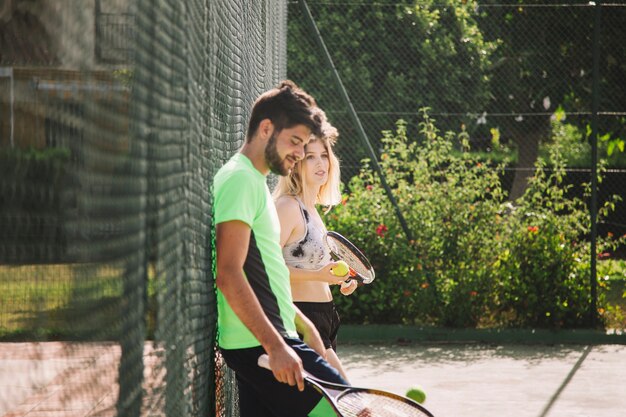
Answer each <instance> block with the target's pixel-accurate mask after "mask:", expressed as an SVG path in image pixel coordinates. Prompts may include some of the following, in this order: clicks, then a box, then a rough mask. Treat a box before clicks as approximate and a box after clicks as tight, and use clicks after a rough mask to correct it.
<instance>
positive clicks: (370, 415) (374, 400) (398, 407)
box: [336, 391, 431, 417]
mask: <svg viewBox="0 0 626 417" xmlns="http://www.w3.org/2000/svg"><path fill="white" fill-rule="evenodd" d="M336 402H337V408H338V409H339V411H340V412H341V414H342V415H343V417H431V414H429V413H426V412H424V411H423V410H421V409H420V408H418V407H417V406H415V405H414V404H411V403H409V402H405V401H402V400H400V399H397V398H393V397H389V396H386V395H382V394H377V393H372V392H363V391H360V392H348V393H345V394H343V395H341V396H340V397H339V398H338V399H337V400H336Z"/></svg>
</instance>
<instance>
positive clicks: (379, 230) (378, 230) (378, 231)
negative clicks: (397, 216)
mask: <svg viewBox="0 0 626 417" xmlns="http://www.w3.org/2000/svg"><path fill="white" fill-rule="evenodd" d="M387 230H389V229H388V228H387V226H385V225H384V224H379V225H378V227H377V228H376V234H377V235H378V236H380V237H385V232H387Z"/></svg>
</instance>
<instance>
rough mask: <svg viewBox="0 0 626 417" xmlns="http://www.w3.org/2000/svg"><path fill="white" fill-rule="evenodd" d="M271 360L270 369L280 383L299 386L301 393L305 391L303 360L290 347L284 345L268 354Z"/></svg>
mask: <svg viewBox="0 0 626 417" xmlns="http://www.w3.org/2000/svg"><path fill="white" fill-rule="evenodd" d="M267 353H268V356H269V358H270V368H271V369H272V373H274V378H276V380H277V381H278V382H282V383H284V384H289V385H291V386H294V385H297V386H298V390H299V391H304V377H303V374H302V371H303V369H304V368H303V367H302V360H301V359H300V357H299V356H298V355H297V354H296V352H294V350H293V349H291V348H290V347H289V346H288V345H286V344H283V345H282V346H279V347H277V348H275V349H272V350H270V351H268V352H267Z"/></svg>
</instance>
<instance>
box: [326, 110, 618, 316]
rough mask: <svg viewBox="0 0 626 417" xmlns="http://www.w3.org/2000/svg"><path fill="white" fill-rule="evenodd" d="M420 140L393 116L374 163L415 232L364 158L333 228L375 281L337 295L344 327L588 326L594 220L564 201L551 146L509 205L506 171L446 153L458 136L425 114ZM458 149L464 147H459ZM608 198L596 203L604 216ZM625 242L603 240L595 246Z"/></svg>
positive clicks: (559, 165) (332, 218)
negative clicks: (548, 167)
mask: <svg viewBox="0 0 626 417" xmlns="http://www.w3.org/2000/svg"><path fill="white" fill-rule="evenodd" d="M418 130H419V137H418V138H417V139H410V138H409V136H408V135H407V124H406V123H405V122H404V121H399V122H397V126H396V130H395V131H394V132H390V131H386V132H384V134H383V150H382V155H381V162H380V166H381V169H382V171H383V172H384V174H385V177H386V180H387V182H388V184H389V186H390V188H391V189H392V190H393V194H394V197H395V199H396V200H397V202H398V206H399V209H400V211H401V212H402V213H403V214H404V216H405V218H406V220H407V223H408V225H409V228H410V230H411V232H412V235H413V236H412V240H411V241H409V240H408V239H407V238H406V236H405V235H404V233H403V230H402V228H401V226H400V223H399V221H398V220H397V217H396V214H395V210H394V207H393V206H392V205H391V203H390V201H389V198H387V196H386V194H385V191H384V189H383V187H382V185H381V182H380V179H379V177H378V176H377V175H376V174H375V173H374V172H373V171H372V169H371V167H370V164H369V161H368V160H364V161H363V166H362V169H361V171H360V174H359V175H358V176H356V177H354V178H353V179H352V180H351V181H350V183H349V184H348V187H347V189H348V192H347V195H346V197H345V199H344V202H343V204H342V205H340V206H338V207H336V208H335V209H334V210H333V211H331V213H330V214H329V216H328V219H327V225H328V228H329V229H334V230H337V231H339V232H341V233H344V234H346V235H347V236H349V237H350V239H351V240H354V241H355V243H356V244H357V246H359V247H360V248H362V250H363V251H364V252H365V253H366V254H367V255H368V257H369V258H370V260H371V261H372V264H373V265H374V268H375V269H376V271H377V276H378V278H377V280H376V281H375V282H374V283H372V284H371V285H369V286H364V287H362V288H360V289H359V290H358V292H357V293H355V295H353V296H351V297H342V296H337V297H336V300H337V303H338V305H339V308H341V310H342V315H343V317H344V319H345V321H347V322H353V323H403V324H419V325H444V326H456V327H484V326H520V327H529V326H540V327H548V328H554V327H563V326H565V327H576V326H581V325H585V324H586V323H588V321H587V319H588V314H587V313H588V306H589V294H590V291H589V259H590V255H589V253H588V251H589V245H588V244H585V243H584V242H582V241H581V240H582V239H583V238H584V236H585V235H586V233H588V231H589V227H590V221H589V218H588V215H587V210H586V208H585V206H584V203H583V201H582V200H579V199H572V198H570V197H568V193H567V191H568V190H567V186H565V185H564V184H563V177H564V169H565V165H564V163H563V158H562V155H561V154H560V153H559V152H558V151H559V148H557V149H555V150H554V152H552V153H551V155H550V158H551V163H552V165H553V166H554V167H556V168H555V169H553V171H552V172H551V173H550V174H546V173H545V171H544V170H543V166H542V165H538V166H537V171H536V174H535V176H534V178H533V179H532V181H531V184H530V186H529V188H528V191H527V193H526V194H525V195H524V196H523V198H522V199H520V200H519V201H518V202H516V205H515V206H514V205H512V204H510V203H508V202H506V195H505V192H504V191H503V189H502V186H501V183H500V175H501V171H502V168H503V167H502V166H490V165H488V164H486V163H484V162H482V161H481V160H479V159H478V158H476V157H475V155H474V154H472V153H469V152H452V150H453V149H454V147H455V144H456V143H459V142H460V143H461V144H462V143H463V142H464V139H463V133H462V134H461V135H454V134H446V135H441V134H440V132H439V131H438V129H437V127H436V126H435V124H434V121H433V120H432V119H431V118H430V117H429V115H428V113H427V112H426V111H423V119H422V122H421V123H420V124H419V129H418ZM463 149H464V148H463V147H462V150H463ZM610 209H611V204H607V206H605V207H603V208H602V210H600V214H599V215H600V216H603V215H605V214H606V213H607V212H608V211H609V210H610ZM618 242H621V240H614V239H612V238H607V239H605V240H602V241H601V242H600V243H599V248H600V251H601V252H603V251H605V250H607V248H609V247H612V246H611V245H616V244H617V243H618Z"/></svg>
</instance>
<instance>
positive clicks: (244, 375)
mask: <svg viewBox="0 0 626 417" xmlns="http://www.w3.org/2000/svg"><path fill="white" fill-rule="evenodd" d="M285 342H287V344H289V345H290V346H291V347H292V348H293V350H294V351H295V352H296V353H297V354H298V356H300V358H301V359H302V363H303V366H304V369H306V370H307V372H309V373H311V374H312V375H314V376H316V377H317V378H320V379H323V380H325V381H330V382H335V383H339V384H345V385H347V384H348V383H347V382H346V381H345V380H344V379H343V378H342V377H341V376H340V375H339V372H337V370H336V369H335V368H333V367H332V366H330V365H329V364H328V362H326V361H325V360H324V359H322V357H321V356H320V355H318V354H317V352H315V351H314V350H313V349H311V348H310V347H308V346H307V345H306V344H304V342H302V340H299V339H285ZM221 352H222V356H223V357H224V360H225V361H226V364H227V365H228V366H229V367H230V368H231V369H232V370H234V371H235V375H236V377H237V385H238V388H239V412H240V416H241V417H270V416H271V417H305V416H307V415H308V414H309V412H310V411H311V410H312V409H313V408H315V407H316V406H317V404H318V403H319V402H320V400H321V399H322V396H321V395H320V394H319V393H318V392H317V391H316V390H315V389H313V388H311V387H309V386H308V385H307V386H306V388H305V390H304V391H302V392H300V391H298V387H296V386H293V387H292V386H290V385H288V384H283V383H281V382H278V381H277V380H276V379H275V378H274V374H272V373H271V372H270V371H268V370H267V369H264V368H261V367H259V366H258V364H257V360H258V358H259V356H261V355H262V354H263V353H265V350H264V349H263V348H262V347H261V346H258V347H253V348H248V349H221Z"/></svg>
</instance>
